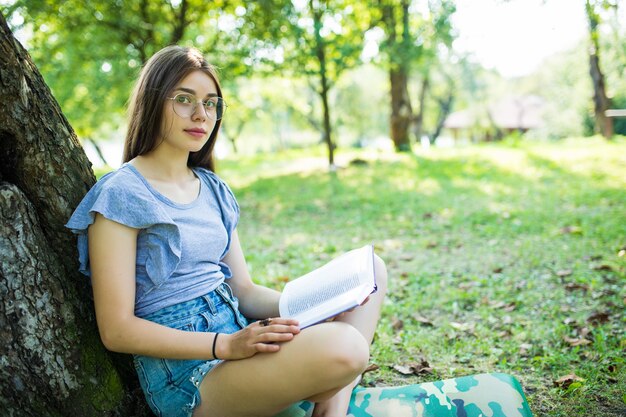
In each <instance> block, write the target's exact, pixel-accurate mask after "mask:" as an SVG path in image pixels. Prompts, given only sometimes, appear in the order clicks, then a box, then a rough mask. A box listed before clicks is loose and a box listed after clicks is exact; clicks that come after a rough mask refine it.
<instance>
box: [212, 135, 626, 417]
mask: <svg viewBox="0 0 626 417" xmlns="http://www.w3.org/2000/svg"><path fill="white" fill-rule="evenodd" d="M357 158H358V159H360V160H363V161H366V163H361V164H349V161H351V160H354V159H357ZM337 159H338V160H339V162H340V163H343V165H344V166H345V168H343V169H340V170H338V171H337V172H335V173H328V172H327V170H326V169H325V162H324V161H325V156H324V151H323V149H315V150H306V151H305V150H299V151H289V152H285V153H281V154H274V155H266V156H257V157H249V158H233V159H228V160H224V161H219V165H218V172H219V174H220V175H221V176H222V177H223V178H224V179H226V180H227V182H229V183H230V184H231V186H232V188H233V190H234V191H235V194H236V195H237V198H238V200H239V203H240V205H241V209H242V213H241V221H240V224H239V233H240V235H241V239H242V244H243V247H244V251H245V252H246V256H247V260H248V263H249V266H250V268H251V272H252V275H253V277H254V278H255V279H256V280H257V281H259V282H261V283H264V284H267V285H270V286H274V287H276V288H281V287H282V286H283V285H284V283H285V282H286V281H287V280H288V279H292V278H295V277H297V276H299V275H301V274H303V273H305V272H307V271H308V270H310V269H311V268H314V267H317V266H319V265H321V264H322V263H324V262H325V261H327V260H329V259H331V258H332V257H333V256H336V255H338V254H340V253H341V252H343V251H346V250H348V249H351V248H354V247H358V246H361V245H363V244H366V243H370V242H373V243H374V244H375V247H376V251H377V253H378V254H379V255H380V256H381V257H382V258H383V259H385V261H386V263H387V266H388V269H389V272H390V279H391V281H390V291H389V296H388V300H387V303H386V305H385V307H384V311H383V318H382V321H381V324H380V327H379V329H378V333H377V337H376V343H375V345H374V348H373V352H372V358H371V361H372V363H374V364H376V365H378V366H379V369H377V370H374V371H371V372H368V373H367V374H366V375H365V378H364V382H365V383H366V384H370V385H398V384H410V383H417V382H425V381H432V380H436V379H443V378H449V377H454V376H460V375H467V374H472V373H480V372H492V371H498V372H506V373H510V374H513V375H515V376H516V377H517V378H518V379H519V380H520V381H521V383H522V385H523V386H524V388H525V390H526V393H527V396H528V398H529V402H530V406H531V409H532V410H533V412H534V413H535V415H536V416H544V415H550V416H568V417H570V416H595V417H598V416H618V415H626V364H625V363H624V362H625V359H626V355H625V353H624V352H625V351H626V332H625V327H626V317H625V314H624V311H625V309H626V290H625V283H626V279H625V271H626V254H624V252H625V251H626V142H625V141H624V140H620V141H617V142H614V143H607V142H604V141H602V140H600V139H579V140H569V141H564V142H559V143H549V144H548V143H533V144H518V145H515V146H511V145H508V146H507V145H503V144H495V145H474V146H468V147H460V148H454V149H433V148H431V149H425V150H418V151H417V152H416V153H415V155H396V154H393V153H387V152H374V151H363V150H350V151H346V150H344V151H339V153H338V155H337ZM422 361H426V362H427V363H428V364H429V365H430V367H431V368H432V373H427V372H422V373H418V374H413V375H410V376H405V375H403V374H401V373H400V372H398V371H397V370H395V369H394V366H396V365H410V364H414V363H421V362H422ZM568 374H575V375H577V376H578V377H580V378H581V380H579V381H575V382H574V383H572V384H571V385H569V386H566V385H567V384H565V385H563V384H561V385H560V386H557V385H558V384H556V383H555V381H556V380H558V379H559V378H561V377H563V376H566V375H568Z"/></svg>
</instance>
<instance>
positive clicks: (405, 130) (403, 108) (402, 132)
mask: <svg viewBox="0 0 626 417" xmlns="http://www.w3.org/2000/svg"><path fill="white" fill-rule="evenodd" d="M389 81H390V83H391V120H390V123H391V139H392V140H393V144H394V146H395V148H396V151H399V152H406V151H409V150H410V149H411V145H410V141H409V126H410V125H411V115H412V113H413V111H412V110H411V101H410V98H409V89H408V74H407V70H406V68H405V67H403V66H395V67H392V68H391V69H390V70H389Z"/></svg>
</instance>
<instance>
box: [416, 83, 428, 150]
mask: <svg viewBox="0 0 626 417" xmlns="http://www.w3.org/2000/svg"><path fill="white" fill-rule="evenodd" d="M429 85H430V77H429V75H428V74H425V75H424V78H423V79H422V88H421V90H420V93H419V97H418V102H419V110H418V111H417V114H416V115H415V117H414V119H413V134H414V135H415V140H417V142H418V143H419V142H421V140H422V134H423V132H424V102H425V101H426V92H427V91H428V87H429Z"/></svg>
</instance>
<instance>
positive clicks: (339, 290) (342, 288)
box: [287, 273, 360, 316]
mask: <svg viewBox="0 0 626 417" xmlns="http://www.w3.org/2000/svg"><path fill="white" fill-rule="evenodd" d="M359 283H360V281H359V275H358V274H357V273H349V274H347V275H345V276H342V277H339V278H338V279H337V280H335V281H334V282H324V283H322V284H321V285H320V286H319V287H318V288H316V289H315V292H313V293H309V292H302V291H300V292H298V291H296V292H295V294H291V297H289V302H288V303H287V308H288V309H289V314H290V315H294V316H295V315H297V314H300V313H302V312H303V311H306V310H308V309H310V308H312V307H315V306H316V305H319V304H322V303H324V302H326V301H328V300H330V299H332V298H334V297H337V296H338V295H341V294H343V293H345V292H348V291H350V290H351V289H353V288H356V287H358V286H359Z"/></svg>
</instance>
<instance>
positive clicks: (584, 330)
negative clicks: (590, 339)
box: [578, 327, 591, 338]
mask: <svg viewBox="0 0 626 417" xmlns="http://www.w3.org/2000/svg"><path fill="white" fill-rule="evenodd" d="M578 334H579V335H580V337H584V338H586V337H587V336H588V335H589V334H591V329H589V327H583V328H582V329H580V330H579V331H578Z"/></svg>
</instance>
